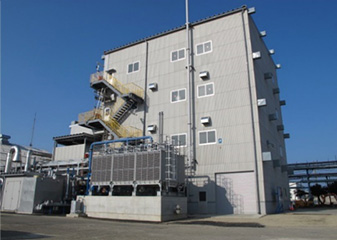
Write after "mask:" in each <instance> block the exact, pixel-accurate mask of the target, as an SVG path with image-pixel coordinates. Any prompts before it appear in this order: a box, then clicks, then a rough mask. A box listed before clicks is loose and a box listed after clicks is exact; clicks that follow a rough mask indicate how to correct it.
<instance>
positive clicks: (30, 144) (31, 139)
mask: <svg viewBox="0 0 337 240" xmlns="http://www.w3.org/2000/svg"><path fill="white" fill-rule="evenodd" d="M35 122H36V113H35V115H34V122H33V128H32V137H31V138H30V143H29V146H30V147H32V146H33V137H34V130H35Z"/></svg>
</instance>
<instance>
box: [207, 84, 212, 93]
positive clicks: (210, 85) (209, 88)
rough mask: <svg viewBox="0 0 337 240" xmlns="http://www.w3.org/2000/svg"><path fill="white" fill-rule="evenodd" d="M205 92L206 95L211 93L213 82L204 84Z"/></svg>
mask: <svg viewBox="0 0 337 240" xmlns="http://www.w3.org/2000/svg"><path fill="white" fill-rule="evenodd" d="M206 93H207V95H212V94H213V84H207V85H206Z"/></svg>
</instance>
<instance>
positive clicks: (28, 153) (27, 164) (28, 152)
mask: <svg viewBox="0 0 337 240" xmlns="http://www.w3.org/2000/svg"><path fill="white" fill-rule="evenodd" d="M31 156H32V151H31V150H28V151H27V155H26V164H25V170H24V171H25V172H30V158H31Z"/></svg>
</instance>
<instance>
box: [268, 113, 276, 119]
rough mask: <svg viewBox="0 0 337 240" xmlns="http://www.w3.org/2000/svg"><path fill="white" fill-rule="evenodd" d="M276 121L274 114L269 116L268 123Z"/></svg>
mask: <svg viewBox="0 0 337 240" xmlns="http://www.w3.org/2000/svg"><path fill="white" fill-rule="evenodd" d="M277 119H278V117H277V114H276V113H273V114H269V121H275V120H277Z"/></svg>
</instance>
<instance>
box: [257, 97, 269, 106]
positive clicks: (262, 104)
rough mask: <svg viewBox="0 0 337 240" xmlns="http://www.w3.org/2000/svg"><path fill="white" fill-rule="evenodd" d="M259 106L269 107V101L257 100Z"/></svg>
mask: <svg viewBox="0 0 337 240" xmlns="http://www.w3.org/2000/svg"><path fill="white" fill-rule="evenodd" d="M257 106H258V107H263V106H267V99H265V98H261V99H257Z"/></svg>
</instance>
